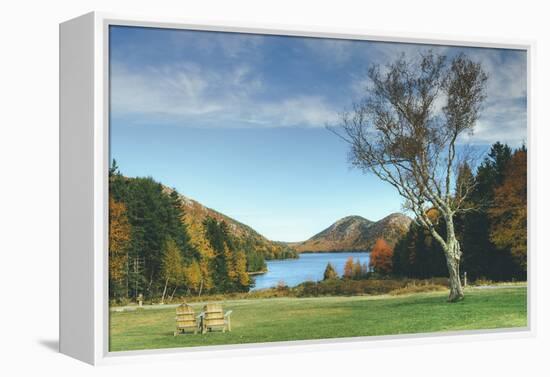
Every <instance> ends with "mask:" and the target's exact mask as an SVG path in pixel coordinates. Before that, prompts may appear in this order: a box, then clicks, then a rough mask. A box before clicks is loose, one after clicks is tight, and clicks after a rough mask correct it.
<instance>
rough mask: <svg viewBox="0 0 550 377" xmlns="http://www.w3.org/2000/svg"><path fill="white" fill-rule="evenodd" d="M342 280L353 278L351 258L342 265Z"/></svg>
mask: <svg viewBox="0 0 550 377" xmlns="http://www.w3.org/2000/svg"><path fill="white" fill-rule="evenodd" d="M343 277H344V279H351V278H352V277H353V258H352V257H349V258H348V259H347V260H346V264H345V265H344V275H343Z"/></svg>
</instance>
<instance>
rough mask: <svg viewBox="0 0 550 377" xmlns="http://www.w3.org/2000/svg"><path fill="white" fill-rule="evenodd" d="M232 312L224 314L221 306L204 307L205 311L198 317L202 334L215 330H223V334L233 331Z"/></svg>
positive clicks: (210, 305) (207, 305)
mask: <svg viewBox="0 0 550 377" xmlns="http://www.w3.org/2000/svg"><path fill="white" fill-rule="evenodd" d="M232 312H233V311H232V310H229V311H228V312H226V313H225V314H224V313H223V308H222V306H221V304H206V305H204V308H203V311H202V312H201V313H200V314H199V315H198V318H199V327H200V329H201V332H202V333H203V334H204V333H206V332H207V331H213V330H214V329H219V330H222V332H225V330H227V331H231V313H232Z"/></svg>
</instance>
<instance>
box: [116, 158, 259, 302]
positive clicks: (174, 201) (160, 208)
mask: <svg viewBox="0 0 550 377" xmlns="http://www.w3.org/2000/svg"><path fill="white" fill-rule="evenodd" d="M109 189H110V190H109V220H110V221H109V296H110V298H111V300H114V301H121V302H122V301H126V300H128V299H136V298H137V297H138V296H140V295H141V296H142V297H143V298H144V299H145V300H153V299H159V298H160V299H162V300H165V299H166V298H169V297H174V296H175V295H185V294H193V295H200V294H203V293H210V294H216V293H225V292H245V291H248V290H249V288H250V287H251V284H252V280H251V279H250V277H249V275H248V272H254V271H261V270H264V269H265V268H266V264H265V260H264V255H263V254H262V253H261V251H258V250H256V248H255V247H254V245H255V242H254V240H251V239H247V238H241V237H236V236H234V235H232V234H231V232H230V231H229V229H228V224H226V223H225V222H224V221H219V220H216V219H214V218H212V217H206V218H205V219H204V220H203V221H202V222H201V223H200V224H195V223H191V225H190V226H188V225H187V224H186V222H185V213H184V206H182V203H181V199H180V196H179V195H178V193H177V192H176V191H175V190H166V188H165V187H163V186H162V185H161V184H160V183H158V182H156V181H154V180H153V179H152V178H127V177H124V176H123V175H122V174H121V173H120V171H119V170H118V167H117V166H116V162H114V161H113V166H112V167H111V169H110V171H109Z"/></svg>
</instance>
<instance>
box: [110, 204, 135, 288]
mask: <svg viewBox="0 0 550 377" xmlns="http://www.w3.org/2000/svg"><path fill="white" fill-rule="evenodd" d="M130 231H131V229H130V224H129V222H128V217H127V216H126V206H125V205H124V203H120V202H116V201H115V200H114V199H113V198H112V197H110V198H109V281H110V284H109V291H110V296H111V297H114V296H115V295H116V296H117V297H123V296H126V295H127V292H125V286H126V284H125V283H126V281H127V279H128V247H129V245H130Z"/></svg>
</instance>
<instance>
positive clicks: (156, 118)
mask: <svg viewBox="0 0 550 377" xmlns="http://www.w3.org/2000/svg"><path fill="white" fill-rule="evenodd" d="M110 47H111V52H110V58H111V59H110V61H111V123H110V126H111V158H115V159H116V160H117V162H118V165H119V166H120V168H121V171H122V172H123V173H124V174H125V175H128V176H152V177H153V178H155V179H156V180H158V181H160V182H162V183H164V184H166V185H168V186H172V187H175V188H176V189H177V190H178V191H179V192H181V193H182V194H184V195H186V196H188V197H191V198H193V199H196V200H198V201H200V202H201V203H203V204H204V205H206V206H208V207H211V208H214V209H216V210H218V211H220V212H223V213H225V214H227V215H229V216H232V217H234V218H235V219H237V220H239V221H241V222H244V223H246V224H248V225H250V226H252V227H253V228H255V229H256V230H258V231H259V232H260V233H262V234H263V235H265V236H266V237H268V238H270V239H274V240H284V241H300V240H305V239H307V238H309V237H311V236H312V235H313V234H315V233H317V232H319V231H321V230H322V229H324V228H326V227H327V226H329V225H330V224H331V223H333V222H334V221H336V220H338V219H339V218H341V217H344V216H348V215H361V216H363V217H366V218H368V219H371V220H378V219H380V218H382V217H384V216H386V215H388V214H389V213H391V212H396V211H400V210H401V199H400V197H399V196H398V195H397V194H396V193H395V192H394V190H393V188H392V187H390V186H389V185H387V184H384V183H383V182H381V181H379V180H378V179H377V178H375V177H372V176H369V175H364V174H362V173H361V172H359V171H357V170H352V169H350V168H349V166H348V163H347V150H348V149H347V146H346V145H345V144H344V143H343V142H342V141H341V140H340V139H338V138H337V137H336V136H335V135H333V134H331V133H330V132H329V131H328V130H327V129H326V127H325V125H326V124H331V123H335V122H337V120H338V114H339V113H341V112H342V111H343V110H345V109H349V108H350V106H351V104H352V103H353V102H354V101H357V100H358V99H360V98H361V91H362V90H363V88H364V86H365V85H366V83H367V82H366V80H365V76H366V71H367V69H368V67H369V65H370V64H373V63H374V64H382V65H383V64H385V63H388V62H390V61H391V60H393V59H395V58H396V57H398V56H399V54H401V53H405V54H407V55H410V56H414V55H415V54H418V53H419V52H420V51H422V50H426V49H429V48H431V49H433V50H435V51H436V52H440V53H443V54H446V55H448V56H452V55H454V54H456V53H458V52H460V51H463V52H466V53H467V54H468V55H469V56H470V57H471V58H472V59H474V60H478V61H480V62H481V63H482V65H483V67H484V69H485V71H486V72H488V74H489V82H488V99H487V102H486V105H485V108H484V112H483V116H482V117H481V118H480V120H479V122H478V124H477V126H476V132H475V133H474V135H473V136H471V137H470V138H469V140H467V142H469V143H471V144H474V145H476V146H477V148H479V149H480V150H484V149H486V148H488V146H489V145H490V144H492V143H493V142H495V141H497V140H498V141H502V142H507V143H509V144H511V145H513V146H518V145H520V144H521V143H522V142H524V141H526V139H527V129H526V124H527V117H526V111H527V108H526V79H527V68H526V54H525V52H522V51H516V50H499V49H479V48H468V49H465V48H452V47H444V46H419V45H414V44H398V43H383V42H368V41H346V40H334V39H316V38H296V37H284V36H261V35H250V34H236V33H219V32H199V31H184V30H170V29H152V28H137V27H111V32H110ZM464 142H466V140H464Z"/></svg>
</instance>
